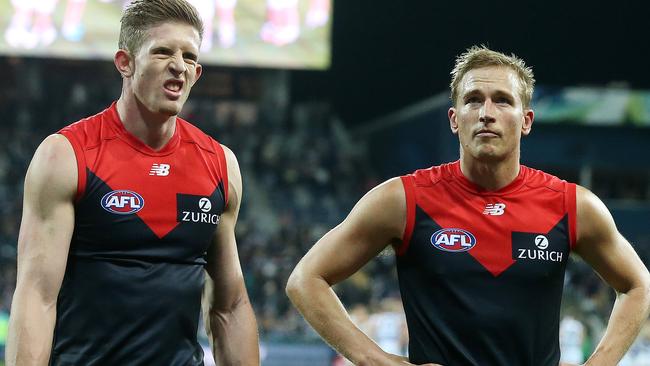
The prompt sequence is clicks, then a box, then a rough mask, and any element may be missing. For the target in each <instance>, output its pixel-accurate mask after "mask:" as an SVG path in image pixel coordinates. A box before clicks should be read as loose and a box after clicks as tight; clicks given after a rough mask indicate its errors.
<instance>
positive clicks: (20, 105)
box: [0, 58, 650, 365]
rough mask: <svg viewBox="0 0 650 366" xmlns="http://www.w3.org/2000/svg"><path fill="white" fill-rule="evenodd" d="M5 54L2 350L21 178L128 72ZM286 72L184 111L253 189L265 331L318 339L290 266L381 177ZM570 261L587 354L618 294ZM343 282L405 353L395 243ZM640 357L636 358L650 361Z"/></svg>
mask: <svg viewBox="0 0 650 366" xmlns="http://www.w3.org/2000/svg"><path fill="white" fill-rule="evenodd" d="M0 64H1V65H2V67H3V69H4V70H5V75H6V78H4V80H3V84H4V85H3V87H2V89H1V90H0V115H1V116H2V119H3V120H2V122H0V349H1V348H2V343H3V342H4V339H3V338H4V337H6V323H7V321H6V320H7V317H8V313H9V311H10V305H11V297H12V293H13V289H14V286H15V281H16V268H15V266H16V261H15V259H16V242H17V237H18V229H19V224H20V217H21V207H22V191H23V186H22V184H23V178H24V175H25V172H26V168H27V165H28V164H29V160H30V158H31V156H32V154H33V152H34V150H35V149H36V147H37V145H38V144H39V143H40V141H41V140H42V139H43V138H44V137H45V136H47V135H48V134H50V133H53V132H55V131H57V130H58V129H59V128H61V127H63V126H65V125H67V124H69V123H71V122H74V121H76V120H78V119H80V118H82V117H85V116H87V115H91V114H94V113H96V112H98V111H101V110H102V109H104V108H105V107H106V106H108V105H109V104H110V103H111V101H113V100H115V99H117V97H118V96H119V93H120V80H119V77H118V75H117V73H116V72H115V71H114V68H113V65H112V64H110V63H88V62H83V63H82V62H61V61H58V62H56V61H48V60H33V59H20V58H5V59H0ZM268 73H271V71H268ZM207 79H208V80H209V77H208V78H207ZM268 79H271V80H274V78H273V77H270V78H268ZM276 79H277V78H276ZM281 79H282V78H280V81H278V80H276V81H274V82H268V83H267V84H262V88H261V92H260V93H258V94H259V95H258V96H257V97H256V98H241V99H239V98H237V96H230V97H227V98H214V97H212V96H210V95H208V94H201V93H198V95H193V96H191V97H190V100H189V102H188V103H187V105H186V107H185V109H184V111H183V117H184V118H186V119H188V120H189V121H191V122H193V123H194V124H196V125H197V126H199V127H200V128H202V129H203V130H204V131H205V132H206V133H208V134H210V135H212V136H213V137H214V138H216V139H217V140H218V141H220V142H221V143H223V144H225V145H227V146H229V147H230V148H231V149H232V150H233V151H234V152H235V154H236V155H237V157H238V159H239V164H240V167H241V171H242V174H243V183H244V196H243V206H242V210H241V213H240V216H239V217H240V218H239V222H238V225H237V240H238V247H239V255H240V258H241V263H242V268H243V270H244V276H245V280H246V284H247V288H248V291H249V295H250V298H251V300H252V302H253V307H254V309H255V312H256V314H257V318H258V322H259V326H260V334H261V338H262V340H265V341H285V342H309V341H314V340H316V339H317V335H316V334H315V333H314V332H313V331H312V330H310V328H309V327H308V326H307V325H306V323H305V322H304V321H303V320H302V319H301V317H300V315H299V314H298V313H297V312H296V311H295V310H294V308H293V307H292V306H290V304H289V301H288V299H287V297H286V296H285V294H284V286H285V283H286V280H287V278H288V275H289V273H290V272H291V270H292V269H293V267H294V266H295V264H296V263H297V261H298V260H299V258H301V257H302V255H304V253H305V252H306V251H307V250H308V249H309V247H310V246H311V245H312V244H313V243H314V242H315V241H316V240H317V239H318V238H320V237H321V236H322V235H323V234H324V233H325V232H326V231H327V230H329V229H330V228H332V227H333V226H334V225H336V224H337V223H338V222H340V221H341V220H342V219H343V218H344V216H345V215H346V214H347V212H348V211H349V210H350V209H351V208H352V206H353V205H354V203H355V202H356V201H357V200H358V199H359V198H360V197H361V196H362V195H363V194H364V193H365V192H366V191H367V190H369V189H370V188H372V187H373V186H375V185H376V184H378V183H379V181H380V179H379V177H377V176H376V175H375V174H374V173H373V170H372V168H371V167H370V164H368V161H369V159H368V158H367V156H366V155H365V154H366V152H365V151H364V149H363V148H362V145H361V144H359V143H358V142H357V141H355V140H354V138H353V137H352V136H350V134H349V133H348V132H347V130H346V128H345V125H344V124H343V123H341V121H339V120H337V118H336V116H335V115H334V113H333V112H332V110H331V108H330V106H329V105H328V103H326V102H324V101H323V102H321V101H310V102H304V101H302V102H299V103H295V102H292V101H291V100H290V97H289V93H288V91H287V89H288V86H287V84H288V83H287V82H286V80H284V81H283V80H281ZM201 82H202V81H200V82H199V84H201ZM197 85H198V84H197ZM208 87H209V85H208V86H206V85H203V88H208ZM215 88H218V86H215ZM600 194H601V195H602V192H600ZM603 198H607V197H603ZM639 244H642V245H643V249H644V250H641V252H642V256H644V257H645V258H644V260H645V261H646V263H648V261H647V260H648V256H647V253H648V250H647V249H645V248H648V247H650V242H645V243H637V245H639ZM340 255H342V256H343V255H345V253H340ZM333 260H336V258H333ZM568 268H569V269H568V273H567V276H566V287H567V288H568V290H567V291H565V298H564V306H563V317H564V320H563V323H562V324H563V325H562V329H563V338H562V342H561V343H562V346H563V349H564V350H568V349H571V351H565V354H567V355H568V354H573V355H575V356H574V357H575V359H576V360H578V359H579V358H580V357H582V355H584V354H588V353H589V352H590V351H591V350H592V349H593V347H595V345H596V343H597V341H598V339H599V338H600V336H601V335H602V331H603V329H604V325H605V324H606V319H607V317H608V315H609V311H610V310H611V306H612V303H613V300H614V296H615V294H614V293H613V291H611V290H610V289H608V288H607V287H605V286H604V285H603V283H602V281H601V280H600V279H599V278H598V277H597V276H595V275H594V274H593V272H592V271H591V269H590V268H589V267H588V266H587V265H586V264H584V263H582V262H581V261H580V260H576V259H572V260H571V262H570V263H569V266H568ZM336 291H337V292H338V293H339V294H340V296H341V299H342V301H343V303H344V304H345V305H346V307H348V309H350V310H351V313H352V316H353V318H354V320H355V321H356V322H357V324H359V325H360V326H362V327H364V329H367V330H368V332H369V333H371V334H373V337H375V339H376V340H377V341H378V342H379V343H380V344H381V343H382V342H383V340H382V337H384V338H386V337H388V338H390V339H391V340H390V342H392V343H390V346H386V347H394V349H395V352H398V353H404V352H406V350H405V345H406V337H405V336H404V334H403V332H402V331H403V328H404V327H403V319H402V318H401V317H399V316H395V315H394V314H401V310H400V308H399V307H400V302H399V301H395V299H399V290H398V288H397V282H396V274H395V270H394V255H393V253H392V251H391V250H390V249H387V250H386V251H385V252H384V253H382V255H380V256H379V257H378V258H377V259H375V260H373V261H372V262H370V263H369V264H368V265H367V266H366V267H365V268H364V270H362V271H361V272H359V273H357V274H355V275H354V276H353V277H352V278H351V279H350V280H348V281H346V282H344V283H342V284H340V285H337V286H336ZM385 298H388V300H383V301H382V299H385ZM373 314H381V315H380V316H373ZM387 314H388V315H387ZM390 314H393V315H390ZM369 319H373V320H369ZM377 319H383V320H377ZM382 324H383V325H382ZM387 324H388V325H387ZM3 332H4V333H3ZM386 334H390V336H385V335H386ZM387 342H388V341H387ZM386 344H388V343H386ZM635 347H636V348H635V349H634V350H633V352H636V353H635V355H636V354H640V355H641V356H642V357H643V358H639V360H640V359H644V358H645V359H647V360H649V361H648V362H650V325H646V328H645V330H644V335H642V336H641V337H640V338H639V340H638V341H637V345H635ZM578 350H579V351H578ZM642 352H645V354H644V353H642ZM0 353H1V352H0ZM631 354H632V352H631ZM0 356H1V354H0ZM641 356H639V357H641ZM567 357H568V356H567ZM634 357H636V356H634ZM0 359H2V358H1V357H0ZM575 362H581V361H575ZM639 362H640V361H632V363H628V364H627V365H645V364H644V363H639ZM647 364H649V365H650V363H647Z"/></svg>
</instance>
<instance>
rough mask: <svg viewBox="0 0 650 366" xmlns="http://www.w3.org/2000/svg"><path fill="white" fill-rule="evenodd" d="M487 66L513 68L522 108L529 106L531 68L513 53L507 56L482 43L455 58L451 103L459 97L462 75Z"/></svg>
mask: <svg viewBox="0 0 650 366" xmlns="http://www.w3.org/2000/svg"><path fill="white" fill-rule="evenodd" d="M488 66H505V67H509V68H511V69H512V70H514V71H515V73H516V74H517V76H518V77H519V82H520V87H521V90H520V91H519V94H520V97H521V103H522V104H523V106H524V108H530V101H531V100H532V99H533V89H534V87H535V77H534V75H533V69H532V68H531V67H529V66H526V63H525V62H524V60H522V59H521V58H519V57H517V56H516V55H515V54H511V55H510V56H508V55H506V54H504V53H501V52H497V51H493V50H491V49H489V48H487V47H486V46H484V45H481V46H472V47H471V48H468V49H467V50H466V51H465V52H464V53H462V54H461V55H460V56H458V57H457V58H456V64H455V65H454V69H453V70H451V84H450V87H451V103H452V104H453V105H456V102H457V98H458V97H459V95H458V93H459V90H458V89H459V86H460V82H461V80H462V79H463V76H465V74H466V73H467V72H468V71H470V70H473V69H479V68H481V67H488Z"/></svg>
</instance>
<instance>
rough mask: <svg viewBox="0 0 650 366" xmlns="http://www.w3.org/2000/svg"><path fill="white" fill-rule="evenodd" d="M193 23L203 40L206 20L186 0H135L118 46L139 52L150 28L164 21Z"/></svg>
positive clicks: (124, 18)
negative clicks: (204, 21)
mask: <svg viewBox="0 0 650 366" xmlns="http://www.w3.org/2000/svg"><path fill="white" fill-rule="evenodd" d="M167 22H178V23H185V24H189V25H191V26H192V27H194V28H195V29H196V30H197V32H199V38H200V39H203V21H202V20H201V16H199V13H198V11H197V10H196V8H194V6H192V5H191V4H190V3H188V2H187V1H185V0H134V1H133V2H131V4H129V6H128V7H127V8H126V9H125V10H124V13H123V14H122V19H121V20H120V23H121V24H122V25H121V26H120V40H119V43H118V47H119V48H120V49H123V50H127V51H129V53H131V54H132V55H135V54H136V53H137V52H138V50H139V49H140V47H141V46H142V44H143V43H144V41H145V39H146V38H147V31H149V29H150V28H152V27H155V26H157V25H160V24H161V23H167Z"/></svg>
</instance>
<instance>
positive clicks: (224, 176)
mask: <svg viewBox="0 0 650 366" xmlns="http://www.w3.org/2000/svg"><path fill="white" fill-rule="evenodd" d="M215 144H216V145H217V149H216V150H217V154H218V156H219V175H221V183H222V184H223V201H224V207H225V206H227V205H228V160H227V159H226V152H225V151H224V149H223V146H221V144H220V143H219V142H216V141H215Z"/></svg>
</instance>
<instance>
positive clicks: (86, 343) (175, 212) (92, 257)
mask: <svg viewBox="0 0 650 366" xmlns="http://www.w3.org/2000/svg"><path fill="white" fill-rule="evenodd" d="M59 133H61V134H62V135H64V136H65V137H66V138H67V139H68V140H69V141H70V143H71V144H72V147H73V149H74V153H75V156H76V159H77V166H78V172H79V174H78V177H79V178H78V185H77V197H76V203H75V226H74V233H73V236H72V241H71V244H70V254H69V257H68V262H67V267H66V271H65V275H64V279H63V283H62V286H61V290H60V293H59V297H58V302H57V319H56V326H55V333H54V344H53V348H52V355H51V359H50V364H51V365H85V366H91V365H102V366H103V365H142V366H145V365H147V366H150V365H203V352H202V350H201V347H200V345H199V344H198V342H197V328H198V321H199V314H200V302H201V294H202V289H203V284H204V281H205V277H204V276H205V275H204V266H205V264H206V251H207V249H208V246H209V245H210V243H211V241H212V238H213V236H214V233H215V230H216V227H217V225H218V223H219V220H220V217H221V214H222V213H223V211H224V208H225V205H226V202H227V200H228V198H227V195H228V191H227V187H228V181H227V177H228V175H227V167H226V159H225V155H224V151H223V148H222V146H221V145H220V144H219V143H218V142H216V141H215V140H213V139H212V138H210V137H209V136H207V135H206V134H204V133H203V132H201V131H200V130H199V129H198V128H196V127H194V126H193V125H191V124H190V123H188V122H186V121H184V120H183V119H181V118H177V119H176V128H175V132H174V135H173V137H172V138H171V140H170V141H169V142H168V143H167V145H166V146H165V147H163V148H162V149H161V150H159V151H154V150H152V149H151V148H150V147H148V146H147V145H145V144H144V143H142V142H141V141H140V140H138V139H137V138H136V137H135V136H133V135H132V134H130V133H129V132H128V131H127V130H126V129H125V128H124V126H123V124H122V122H121V121H120V118H119V115H118V113H117V109H116V104H115V103H113V105H112V106H111V107H110V108H108V109H106V110H104V111H103V112H101V113H99V114H97V115H95V116H92V117H89V118H86V119H83V120H81V121H79V122H76V123H73V124H72V125H70V126H68V127H65V128H63V129H62V130H61V131H59Z"/></svg>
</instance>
